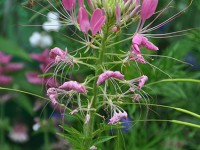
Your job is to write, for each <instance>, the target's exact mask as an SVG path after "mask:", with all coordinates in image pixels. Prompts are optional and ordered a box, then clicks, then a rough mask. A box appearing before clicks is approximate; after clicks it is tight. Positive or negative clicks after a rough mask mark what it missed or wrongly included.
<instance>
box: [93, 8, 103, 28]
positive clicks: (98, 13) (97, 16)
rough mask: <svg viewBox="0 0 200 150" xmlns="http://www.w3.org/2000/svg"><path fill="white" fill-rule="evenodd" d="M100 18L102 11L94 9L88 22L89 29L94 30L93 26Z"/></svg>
mask: <svg viewBox="0 0 200 150" xmlns="http://www.w3.org/2000/svg"><path fill="white" fill-rule="evenodd" d="M102 16H103V14H102V10H101V9H99V8H97V9H95V11H94V12H93V13H92V17H91V20H90V27H91V28H92V29H93V28H94V26H95V24H96V23H97V22H98V21H99V20H100V19H101V17H102Z"/></svg>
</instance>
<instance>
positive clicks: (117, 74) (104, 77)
mask: <svg viewBox="0 0 200 150" xmlns="http://www.w3.org/2000/svg"><path fill="white" fill-rule="evenodd" d="M109 78H116V79H119V80H124V75H123V74H121V73H120V72H119V71H110V70H108V71H105V72H104V73H102V74H100V75H99V77H98V80H97V85H100V84H101V83H103V82H104V81H105V80H107V79H109Z"/></svg>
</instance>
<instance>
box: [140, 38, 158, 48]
mask: <svg viewBox="0 0 200 150" xmlns="http://www.w3.org/2000/svg"><path fill="white" fill-rule="evenodd" d="M141 45H142V46H144V47H145V48H147V49H148V50H155V51H157V50H159V48H158V47H157V46H155V45H154V44H153V43H151V42H150V41H149V40H148V39H147V38H146V37H143V40H142V44H141Z"/></svg>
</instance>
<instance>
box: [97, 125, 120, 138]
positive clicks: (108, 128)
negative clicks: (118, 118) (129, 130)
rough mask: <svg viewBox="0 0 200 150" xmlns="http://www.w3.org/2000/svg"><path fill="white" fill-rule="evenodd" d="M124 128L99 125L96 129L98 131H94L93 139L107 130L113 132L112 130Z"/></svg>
mask: <svg viewBox="0 0 200 150" xmlns="http://www.w3.org/2000/svg"><path fill="white" fill-rule="evenodd" d="M122 128H124V126H120V125H110V124H107V125H105V124H101V125H100V126H99V128H98V130H96V131H94V133H93V137H94V136H96V135H98V134H100V133H101V132H104V131H107V130H113V129H122Z"/></svg>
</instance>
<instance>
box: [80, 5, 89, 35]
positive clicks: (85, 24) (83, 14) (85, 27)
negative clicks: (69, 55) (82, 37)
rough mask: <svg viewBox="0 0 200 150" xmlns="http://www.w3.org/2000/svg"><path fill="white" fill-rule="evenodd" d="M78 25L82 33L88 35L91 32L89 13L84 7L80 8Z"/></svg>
mask: <svg viewBox="0 0 200 150" xmlns="http://www.w3.org/2000/svg"><path fill="white" fill-rule="evenodd" d="M78 23H79V25H80V30H81V31H82V32H84V33H87V32H88V31H89V29H90V23H89V18H88V13H87V11H86V10H85V9H84V8H83V7H80V8H79V11H78Z"/></svg>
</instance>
